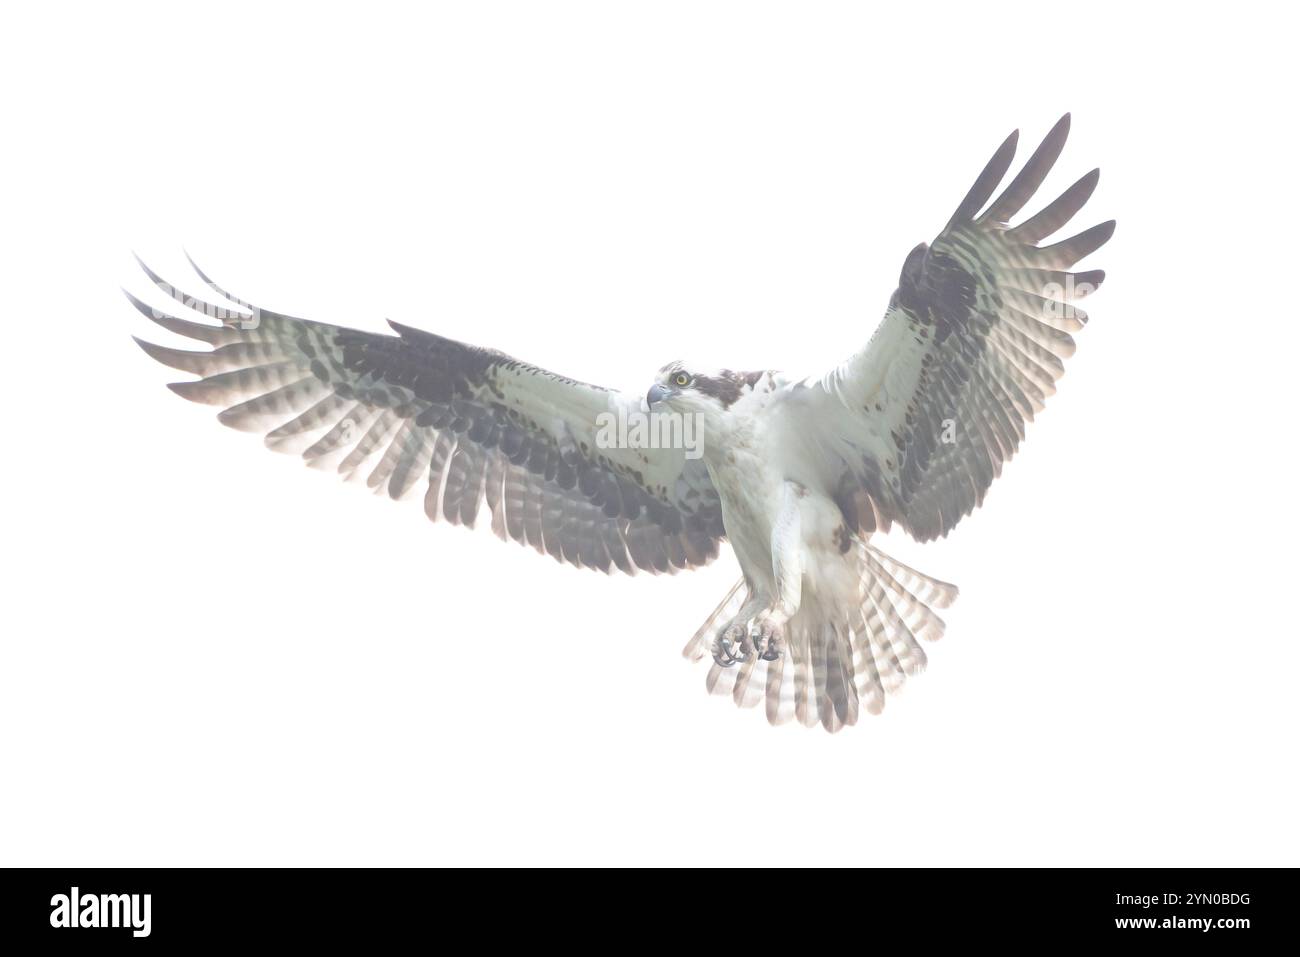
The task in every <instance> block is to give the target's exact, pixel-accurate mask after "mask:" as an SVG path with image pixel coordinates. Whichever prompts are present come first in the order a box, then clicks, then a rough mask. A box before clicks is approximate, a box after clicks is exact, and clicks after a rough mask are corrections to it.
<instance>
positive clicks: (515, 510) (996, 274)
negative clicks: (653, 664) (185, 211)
mask: <svg viewBox="0 0 1300 957" xmlns="http://www.w3.org/2000/svg"><path fill="white" fill-rule="evenodd" d="M1069 126H1070V118H1069V114H1066V115H1065V116H1064V117H1062V118H1061V119H1060V121H1059V122H1057V124H1056V125H1055V126H1054V127H1053V128H1052V130H1051V131H1050V132H1049V133H1048V134H1047V136H1046V138H1045V139H1044V140H1043V142H1042V144H1041V145H1040V146H1039V147H1038V149H1037V150H1035V151H1034V153H1033V155H1032V156H1030V158H1029V160H1028V161H1027V162H1026V163H1025V165H1024V167H1023V168H1021V170H1020V171H1019V172H1018V173H1017V174H1016V175H1015V176H1014V178H1012V180H1011V182H1010V183H1009V184H1008V185H1007V186H1006V188H1005V189H1003V190H1002V191H1001V192H1000V193H998V195H997V197H996V198H993V195H994V192H995V191H996V190H997V187H998V186H999V185H1000V184H1001V182H1002V180H1003V178H1004V177H1005V175H1006V173H1007V171H1008V170H1009V168H1010V166H1011V163H1012V159H1013V156H1014V154H1015V150H1016V141H1017V134H1016V133H1012V134H1011V135H1010V136H1009V137H1007V139H1006V140H1005V141H1004V142H1003V143H1002V145H1001V146H1000V147H999V148H998V150H997V152H995V153H994V154H993V158H992V159H990V160H989V162H988V164H987V165H986V166H985V167H984V170H983V172H981V173H980V175H979V178H978V179H976V181H975V184H974V186H972V187H971V188H970V191H969V192H968V193H967V194H966V197H965V199H963V200H962V201H961V203H960V205H958V207H957V210H956V212H954V213H953V215H952V218H951V219H950V220H949V221H948V223H947V225H946V226H944V228H943V230H942V231H941V232H940V233H939V235H938V236H937V237H936V238H935V240H934V241H933V243H931V244H929V245H926V244H925V243H922V244H920V245H918V246H917V247H916V248H914V249H913V250H912V251H911V253H910V254H909V255H908V256H907V258H906V260H905V261H904V263H903V269H902V274H901V276H900V277H899V281H898V288H897V290H896V291H895V292H894V294H893V296H892V298H891V299H890V301H889V307H888V310H887V311H886V313H885V317H884V320H883V321H882V322H881V324H880V326H879V327H878V328H877V329H876V332H875V334H874V335H873V336H872V337H871V339H870V341H869V342H868V343H867V344H866V345H865V346H864V347H863V348H862V349H861V350H860V351H859V352H857V353H856V354H855V355H853V356H851V357H849V359H848V360H847V361H844V362H842V363H841V364H839V365H837V366H835V367H834V368H831V369H830V370H829V371H828V372H826V373H825V374H824V375H820V376H814V377H809V378H802V379H799V378H794V377H790V376H786V375H784V374H782V373H780V372H776V371H773V370H763V371H755V372H736V371H731V370H728V369H721V370H715V369H706V368H699V367H698V366H696V365H694V364H688V363H684V362H680V361H679V362H672V363H669V364H668V365H666V366H664V367H663V368H662V369H661V370H660V371H659V373H658V375H657V376H656V378H655V379H654V382H653V384H652V385H651V386H650V388H649V391H648V392H647V394H646V395H645V396H644V397H642V396H640V395H635V396H634V395H627V394H624V393H620V392H617V391H612V390H609V389H604V388H601V387H599V386H594V385H588V384H586V383H583V382H578V381H575V380H573V379H570V378H567V377H565V376H563V375H559V374H557V373H554V372H548V371H547V370H545V369H540V368H538V367H536V366H533V365H529V364H528V363H526V362H523V361H520V360H518V359H514V358H511V357H510V356H508V355H505V354H504V353H501V352H497V351H495V350H490V349H483V348H479V347H477V346H472V345H467V344H464V343H460V342H455V341H452V340H450V339H445V338H443V337H441V336H438V335H434V334H433V333H429V332H424V331H421V330H419V329H414V328H411V327H410V326H405V325H401V324H398V323H395V322H390V323H389V325H391V326H392V329H393V333H395V334H391V335H390V334H381V333H374V332H363V331H360V330H357V329H348V328H344V327H342V326H335V325H330V324H327V323H321V322H313V321H311V320H308V319H300V318H297V317H294V316H290V315H286V314H283V313H278V312H273V311H271V310H269V309H264V308H260V307H255V306H253V305H251V304H250V303H248V302H245V301H244V300H242V299H239V298H237V297H236V296H234V295H232V294H231V293H229V292H227V291H226V290H225V289H223V288H222V287H221V286H219V285H217V284H216V283H215V282H214V281H213V280H211V279H210V278H208V276H207V275H206V274H204V272H203V271H202V270H200V269H199V268H198V266H197V265H195V266H194V269H195V272H196V273H197V274H198V277H199V279H200V280H202V282H204V283H205V284H206V285H207V286H208V287H210V288H211V290H212V291H213V292H215V293H216V294H217V295H218V296H219V297H221V298H222V299H223V300H225V302H224V303H223V304H216V303H212V302H207V301H204V300H202V299H198V298H195V297H193V296H190V295H187V294H185V293H183V292H181V291H179V290H177V289H176V288H175V287H174V286H172V285H170V284H169V283H167V282H165V281H164V280H163V279H162V278H161V277H160V276H158V275H157V274H156V273H154V272H153V271H152V270H150V269H149V268H148V267H147V266H144V264H143V263H141V266H142V267H143V268H144V270H145V273H146V275H147V276H148V277H149V278H150V279H151V280H152V281H153V282H154V283H155V284H156V285H157V286H158V287H159V288H160V289H162V290H163V292H165V293H166V294H167V295H169V296H171V297H172V298H173V299H175V300H176V301H177V302H179V303H181V304H182V305H183V306H185V307H186V308H187V309H189V310H191V311H193V312H195V313H196V315H195V316H194V317H193V318H182V317H180V316H176V315H172V314H170V313H167V312H163V311H160V310H157V309H154V308H153V307H151V306H149V305H147V304H145V303H144V302H142V301H141V300H140V299H138V298H136V297H135V296H132V295H131V294H130V293H127V296H128V298H130V300H131V301H132V303H134V305H135V306H136V307H137V308H138V309H139V310H140V311H141V312H142V313H143V314H144V315H145V316H147V317H148V318H149V319H151V320H153V321H154V322H156V323H157V324H158V325H160V326H161V327H163V328H164V329H166V330H168V331H169V332H173V333H178V334H179V335H181V336H185V337H188V338H190V339H195V340H198V341H199V342H202V343H205V344H207V345H208V346H210V347H211V348H210V349H204V350H199V351H182V350H177V349H173V348H169V347H166V346H161V345H155V344H153V343H150V342H145V341H142V340H140V339H137V340H136V341H137V342H138V343H139V345H140V347H141V348H142V349H144V351H145V352H146V353H148V354H149V355H150V356H152V357H153V358H154V359H156V360H158V361H159V362H162V363H164V364H165V365H168V366H171V367H172V368H175V369H180V370H182V371H184V372H187V373H191V374H193V375H196V376H198V377H199V378H197V379H195V380H191V381H186V382H178V383H173V384H172V385H171V386H170V388H171V389H172V391H174V392H176V393H177V394H179V395H181V396H183V397H184V398H186V399H190V400H193V401H195V402H203V403H208V404H212V405H218V406H222V407H223V411H222V412H221V413H220V414H219V415H218V418H219V420H220V421H221V422H223V423H224V424H226V425H229V426H233V427H235V428H238V429H244V430H249V431H258V432H264V433H265V441H266V444H267V445H268V446H269V447H271V448H273V449H277V450H284V451H293V452H296V453H298V454H300V455H301V456H302V457H303V458H304V459H305V460H306V461H307V462H309V463H311V464H313V465H318V466H319V465H325V466H329V467H332V468H335V469H337V471H338V472H340V473H342V474H343V475H345V476H354V475H355V476H364V477H365V481H366V484H367V485H368V486H369V487H370V488H372V489H377V490H382V491H384V492H386V493H387V494H388V496H390V497H391V498H393V499H407V498H422V499H423V504H424V512H425V514H426V515H427V516H428V517H429V518H430V519H431V520H433V521H446V522H450V523H452V524H453V525H465V526H470V527H472V526H473V525H474V524H475V522H476V520H477V519H479V517H480V516H482V517H483V519H484V521H485V522H490V525H491V528H492V531H493V532H495V533H496V534H497V535H498V536H499V537H500V538H502V539H508V540H512V541H515V542H519V543H520V544H524V545H529V546H531V547H532V548H534V549H536V550H537V551H538V552H539V553H543V554H546V555H550V556H551V557H552V558H554V559H556V560H557V561H560V562H565V563H568V564H570V565H575V566H579V567H582V568H592V569H598V570H600V571H604V572H613V571H616V570H617V571H621V572H625V573H628V574H633V573H635V572H636V571H638V570H641V571H647V572H651V573H665V572H666V573H671V572H675V571H679V570H683V569H692V568H697V567H699V566H701V565H704V564H706V563H707V562H709V561H711V560H712V559H713V558H715V557H717V555H718V552H719V548H720V546H721V545H722V543H723V542H724V541H725V542H727V543H729V544H730V545H731V548H732V549H733V551H734V552H735V555H736V558H737V560H738V562H739V564H740V568H741V571H742V573H743V577H742V578H741V580H740V581H738V582H737V583H736V584H735V586H734V587H733V588H732V589H731V590H730V591H729V592H728V593H727V595H726V596H725V597H724V598H723V600H722V601H721V603H720V604H719V605H718V607H717V608H716V609H715V610H714V612H713V613H712V614H711V615H710V616H709V617H708V619H707V620H706V621H705V623H704V624H703V625H702V626H701V627H700V629H699V631H698V632H696V634H695V635H694V636H693V637H692V638H691V639H690V641H689V642H688V643H687V645H686V649H685V652H684V653H685V655H686V656H687V657H688V658H690V659H691V660H693V661H699V660H702V659H706V658H707V659H708V661H709V670H708V675H707V679H706V684H707V686H708V688H709V690H710V691H712V692H713V693H716V694H724V695H730V696H731V697H732V698H733V699H734V700H735V702H736V703H737V704H739V705H741V706H746V707H749V706H756V705H757V704H759V703H760V702H762V703H763V704H764V707H765V711H766V714H767V718H768V720H769V721H770V722H771V723H773V724H780V723H782V722H785V721H788V720H790V719H791V718H794V719H797V720H798V721H799V722H800V723H802V724H804V725H807V726H813V725H816V724H818V723H820V724H821V725H822V726H823V727H824V728H825V729H826V730H828V731H838V730H839V729H840V728H842V727H844V726H846V725H851V724H854V723H855V722H856V721H857V718H858V715H859V714H860V712H861V710H862V709H865V710H866V711H867V712H868V713H870V714H878V713H879V712H880V711H881V709H882V708H883V707H884V705H885V698H886V695H888V694H891V693H893V692H895V691H897V690H898V689H899V688H900V687H901V685H902V684H903V682H904V680H905V679H906V678H907V677H908V676H910V675H913V674H915V673H916V672H918V671H920V670H921V669H923V668H924V667H925V664H926V654H925V650H924V647H923V645H922V641H925V640H930V641H932V640H934V639H936V638H938V637H939V636H940V635H941V634H942V633H943V627H944V626H943V621H942V620H941V619H940V618H939V616H938V615H937V614H936V613H935V611H934V609H935V608H944V607H946V606H947V605H949V604H950V603H951V602H952V601H953V599H954V598H955V597H956V594H957V589H956V588H955V587H954V586H952V585H949V584H946V583H944V582H941V581H937V580H935V579H933V578H930V577H929V576H927V575H923V574H922V573H920V572H918V571H916V570H914V569H912V568H909V567H907V566H906V565H904V564H902V563H901V562H899V561H896V560H895V559H893V558H891V557H890V556H889V555H887V554H885V553H884V552H883V551H881V550H880V549H879V548H878V547H877V546H875V545H873V544H872V542H871V538H872V536H873V535H874V534H875V533H876V532H884V531H887V530H888V529H889V528H890V527H891V526H892V525H895V524H896V525H898V526H900V527H901V528H902V529H903V530H905V531H906V532H908V533H909V534H910V535H911V536H912V537H914V538H915V539H917V540H919V541H929V540H932V539H934V538H937V537H939V536H943V535H947V533H948V532H949V531H951V530H952V528H953V527H954V526H955V525H956V524H957V523H958V522H959V521H961V519H962V518H964V517H965V516H966V515H969V514H970V513H971V512H972V511H973V510H974V509H975V508H976V507H977V506H978V505H979V504H980V503H981V502H982V501H983V499H984V495H985V493H986V492H987V491H988V488H989V485H990V484H991V483H992V481H993V479H994V478H995V477H997V476H998V475H999V474H1000V472H1001V470H1002V465H1003V463H1004V462H1006V461H1007V460H1008V459H1010V458H1011V456H1012V455H1013V454H1014V453H1015V451H1016V449H1017V447H1018V446H1019V444H1020V441H1021V440H1022V439H1023V438H1024V435H1025V424H1026V423H1027V422H1028V421H1030V420H1031V419H1032V418H1033V417H1034V414H1035V413H1036V412H1038V411H1039V410H1041V409H1042V408H1043V405H1044V402H1045V401H1046V399H1047V397H1048V396H1049V395H1051V394H1052V393H1053V392H1054V391H1055V383H1056V380H1057V379H1058V378H1060V376H1061V374H1062V372H1063V371H1064V366H1063V364H1062V360H1063V359H1065V358H1067V357H1068V356H1070V355H1071V354H1072V353H1073V351H1074V340H1073V339H1072V338H1071V336H1070V333H1072V332H1075V331H1077V330H1078V329H1080V328H1081V327H1082V326H1083V324H1084V322H1085V321H1086V318H1087V317H1086V316H1085V314H1084V313H1083V312H1082V311H1080V310H1079V309H1078V308H1076V307H1075V306H1074V305H1073V303H1072V301H1073V300H1074V299H1077V298H1080V297H1082V296H1084V295H1087V294H1088V293H1090V292H1092V291H1093V290H1095V289H1096V288H1097V286H1099V285H1100V283H1101V281H1102V279H1103V276H1104V274H1103V273H1102V272H1101V270H1091V271H1087V272H1070V271H1068V270H1069V269H1071V268H1072V267H1073V266H1074V265H1075V264H1076V263H1077V262H1078V261H1079V260H1081V259H1083V258H1084V257H1085V256H1087V255H1088V254H1090V253H1092V252H1094V251H1095V250H1097V249H1098V248H1099V247H1100V246H1102V244H1104V243H1105V242H1106V241H1107V240H1108V239H1109V238H1110V236H1111V233H1112V232H1113V231H1114V226H1115V223H1114V221H1110V222H1106V223H1102V224H1101V225H1098V226H1094V227H1092V228H1091V229H1086V230H1084V231H1083V232H1080V233H1078V234H1077V235H1074V236H1071V237H1070V238H1068V239H1063V240H1060V241H1057V242H1053V243H1051V244H1048V245H1044V244H1043V240H1045V239H1046V238H1048V237H1049V236H1051V235H1052V234H1053V233H1055V232H1056V231H1057V230H1059V229H1061V227H1063V226H1064V225H1065V224H1066V223H1067V222H1068V221H1069V220H1070V219H1071V218H1072V217H1073V216H1074V214H1075V213H1077V212H1078V211H1079V210H1080V208H1081V207H1082V206H1083V205H1084V203H1085V202H1086V201H1087V200H1088V198H1089V196H1090V195H1091V194H1092V192H1093V189H1094V188H1095V187H1096V185H1097V176H1098V171H1097V170H1095V169H1094V170H1093V171H1092V172H1090V173H1088V174H1087V175H1085V176H1084V177H1083V178H1082V179H1080V180H1079V181H1078V182H1076V183H1075V184H1074V185H1073V186H1071V187H1070V188H1069V189H1067V190H1066V191H1065V192H1064V193H1063V194H1061V195H1060V196H1059V197H1058V198H1057V199H1055V200H1053V201H1052V202H1051V203H1048V204H1047V205H1046V206H1045V207H1043V208H1042V209H1041V210H1040V211H1039V212H1037V213H1034V214H1033V215H1029V216H1026V217H1024V218H1022V219H1021V221H1020V222H1018V223H1017V224H1016V225H1010V222H1011V220H1012V218H1013V217H1016V216H1017V214H1018V213H1020V211H1021V210H1022V209H1023V208H1024V207H1025V205H1026V204H1027V203H1028V202H1029V200H1030V199H1031V198H1032V197H1033V195H1034V193H1035V191H1036V190H1037V189H1038V187H1039V186H1040V185H1041V184H1042V182H1043V180H1044V178H1045V177H1046V176H1047V174H1048V172H1049V171H1050V170H1051V168H1052V166H1053V164H1054V163H1055V162H1056V159H1057V157H1058V156H1059V155H1060V153H1061V150H1062V148H1063V146H1064V145H1065V140H1066V135H1067V133H1068V131H1069ZM990 200H992V201H991V202H990ZM191 264H192V265H193V261H191ZM174 311H181V310H174ZM200 316H203V317H207V318H209V319H217V320H219V324H214V323H212V322H203V321H196V320H198V319H199V318H200ZM656 417H658V421H659V422H660V423H662V422H665V421H666V422H668V423H670V424H672V423H681V422H689V423H694V424H695V425H697V426H698V429H697V430H696V432H697V434H696V435H695V441H694V443H693V444H688V443H686V442H684V441H654V440H653V437H654V436H656V435H659V436H663V435H667V436H669V437H670V438H671V437H673V436H676V437H677V438H678V439H680V438H681V436H683V435H686V434H688V432H689V431H690V430H686V429H681V430H677V431H674V430H672V429H669V430H664V429H662V428H660V430H659V431H658V432H656V431H655V421H656ZM615 421H617V422H619V423H623V424H624V425H626V424H627V423H629V422H630V423H637V424H640V425H641V426H643V427H642V428H640V429H639V430H638V429H637V428H632V429H627V428H623V429H614V428H611V423H613V422H615ZM647 423H648V425H649V427H645V426H646V424H647ZM647 435H649V436H651V439H650V440H647ZM485 505H486V510H485V509H484V506H485Z"/></svg>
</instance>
